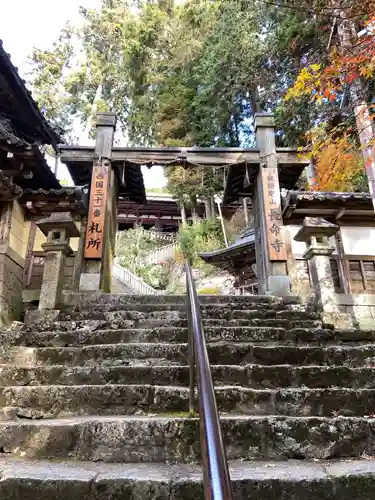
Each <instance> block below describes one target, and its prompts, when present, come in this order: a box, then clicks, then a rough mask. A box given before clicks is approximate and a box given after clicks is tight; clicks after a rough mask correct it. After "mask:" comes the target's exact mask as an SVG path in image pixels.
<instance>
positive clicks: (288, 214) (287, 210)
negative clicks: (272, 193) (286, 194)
mask: <svg viewBox="0 0 375 500" xmlns="http://www.w3.org/2000/svg"><path fill="white" fill-rule="evenodd" d="M295 209H296V206H295V205H289V206H288V207H285V209H284V213H283V217H284V220H289V219H290V218H291V216H292V215H293V213H294V211H295Z"/></svg>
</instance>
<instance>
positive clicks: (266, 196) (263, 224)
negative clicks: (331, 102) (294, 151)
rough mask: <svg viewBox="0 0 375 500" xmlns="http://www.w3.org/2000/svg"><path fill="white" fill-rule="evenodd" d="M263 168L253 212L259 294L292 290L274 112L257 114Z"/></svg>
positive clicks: (258, 142)
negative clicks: (283, 217)
mask: <svg viewBox="0 0 375 500" xmlns="http://www.w3.org/2000/svg"><path fill="white" fill-rule="evenodd" d="M255 131H256V139H257V147H258V148H259V150H260V168H259V172H258V175H257V178H256V182H255V185H254V196H253V204H254V215H255V221H254V222H255V234H256V239H257V241H258V244H256V256H257V268H258V276H259V287H260V293H266V294H269V295H277V296H284V295H288V294H289V292H290V279H289V277H288V273H287V253H286V246H285V241H284V227H283V220H282V211H281V194H280V183H279V174H278V165H277V155H276V143H275V130H274V120H273V115H272V114H269V113H256V114H255Z"/></svg>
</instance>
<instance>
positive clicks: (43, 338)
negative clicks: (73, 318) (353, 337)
mask: <svg viewBox="0 0 375 500" xmlns="http://www.w3.org/2000/svg"><path fill="white" fill-rule="evenodd" d="M171 323H172V322H171ZM171 323H170V324H171ZM75 326H76V327H77V328H73V326H72V328H69V327H68V326H67V325H66V324H60V325H59V326H56V328H60V330H58V329H56V331H43V332H39V331H38V330H37V329H36V330H31V329H30V330H29V331H25V332H21V333H20V332H18V331H15V332H14V335H13V336H12V335H11V334H9V335H8V337H7V342H8V345H9V344H10V345H23V346H27V347H29V346H30V347H48V346H56V347H57V346H60V347H69V346H79V345H94V344H118V343H127V342H133V343H136V342H141V343H158V342H161V343H176V342H182V343H184V342H185V343H186V342H187V341H188V329H187V327H185V328H183V327H175V326H167V327H154V328H114V329H108V328H107V329H106V328H104V329H102V328H101V327H102V325H99V326H98V328H95V327H92V328H90V326H89V324H85V325H75ZM104 326H106V325H104ZM121 326H123V325H121ZM204 333H205V336H206V340H207V342H218V341H232V342H254V343H255V342H258V343H266V342H288V343H299V342H306V343H313V342H319V343H321V342H327V343H329V342H331V343H332V342H334V341H337V339H336V333H335V332H334V331H333V330H327V329H322V328H289V329H286V328H281V327H271V326H269V327H262V326H249V327H245V326H240V327H236V326H226V325H223V326H219V325H214V326H210V325H209V324H207V323H206V325H205V328H204ZM342 337H343V335H339V338H340V339H341V338H342ZM366 340H368V339H366ZM340 341H341V340H340ZM3 345H6V342H5V340H4V341H3Z"/></svg>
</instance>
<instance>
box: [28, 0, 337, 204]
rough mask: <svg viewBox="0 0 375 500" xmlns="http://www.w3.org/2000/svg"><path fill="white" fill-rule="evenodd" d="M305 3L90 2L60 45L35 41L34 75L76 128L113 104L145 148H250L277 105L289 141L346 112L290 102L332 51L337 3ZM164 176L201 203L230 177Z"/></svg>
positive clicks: (181, 196)
mask: <svg viewBox="0 0 375 500" xmlns="http://www.w3.org/2000/svg"><path fill="white" fill-rule="evenodd" d="M306 5H307V6H306V8H283V5H279V4H277V5H276V3H275V4H274V5H273V4H272V2H268V3H267V2H264V1H260V0H248V1H245V0H214V1H213V0H186V1H185V2H183V3H180V2H178V3H176V2H174V1H173V0H158V1H151V0H133V1H132V0H102V5H101V8H99V9H84V8H81V19H80V20H79V22H78V23H77V24H76V25H75V26H70V25H67V26H66V27H65V28H64V30H63V31H62V32H61V34H60V35H59V37H58V38H57V40H56V41H55V42H53V43H52V45H51V48H50V50H39V49H34V51H33V53H32V55H31V62H32V64H33V68H32V73H31V83H32V86H33V88H34V92H35V95H36V98H37V99H38V101H39V102H40V104H41V105H42V107H43V108H44V109H45V110H46V112H47V117H48V118H51V119H53V120H54V122H55V123H57V124H59V125H61V126H63V127H64V128H66V129H67V130H68V132H69V131H71V130H72V128H73V124H76V123H77V120H78V121H80V122H81V124H82V125H84V126H85V127H86V129H87V131H90V129H91V128H92V125H94V123H93V118H94V115H95V112H96V111H98V110H104V111H105V110H112V111H115V112H116V113H117V115H118V117H119V122H120V126H121V127H122V129H123V131H124V133H126V137H127V140H128V142H129V143H131V144H135V145H137V146H143V145H147V146H148V145H150V146H152V145H163V146H181V147H182V146H207V147H209V146H217V147H220V146H223V147H224V146H252V145H254V133H253V116H254V112H255V111H256V110H257V109H259V110H262V111H276V122H277V127H278V129H279V130H278V135H277V140H278V143H279V145H283V146H292V145H293V146H295V145H305V132H306V131H307V130H309V129H310V128H311V125H312V124H314V123H316V122H317V121H323V122H324V121H327V122H331V121H332V120H335V119H337V103H336V105H335V103H330V102H328V103H325V104H324V105H322V106H320V107H319V109H318V108H317V107H314V106H311V104H309V103H308V99H306V98H300V99H295V100H292V101H289V102H285V101H283V99H282V97H283V95H284V93H285V92H286V90H287V89H288V88H289V87H290V86H291V85H292V84H293V82H294V81H295V79H296V77H297V75H298V73H299V72H300V70H301V68H303V67H306V66H308V65H310V64H312V63H316V62H322V61H323V60H324V58H326V55H327V50H326V48H327V43H328V40H329V38H330V28H331V25H332V19H331V12H330V10H329V9H324V8H323V7H324V3H323V4H322V1H321V0H309V1H308V2H307V4H306ZM336 39H337V34H336V33H334V36H333V41H332V43H334V42H336ZM345 113H346V111H344V112H343V114H344V115H345ZM344 118H345V116H344ZM339 119H342V116H341V115H340V117H339ZM166 174H167V178H168V190H169V192H171V193H172V194H173V196H174V197H175V198H176V199H177V200H179V201H180V202H181V203H184V204H185V203H186V204H189V205H190V206H192V207H194V206H195V203H196V200H197V198H202V199H207V197H209V196H212V195H213V194H214V193H216V192H217V191H220V190H222V186H223V174H222V173H221V174H220V175H218V174H217V173H214V172H209V171H207V170H206V171H205V173H204V176H203V179H202V172H201V168H200V167H199V165H197V166H196V167H195V168H190V167H189V170H185V169H184V168H183V166H182V165H178V166H171V167H170V168H169V169H168V170H167V172H166Z"/></svg>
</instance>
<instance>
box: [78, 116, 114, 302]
mask: <svg viewBox="0 0 375 500" xmlns="http://www.w3.org/2000/svg"><path fill="white" fill-rule="evenodd" d="M115 128H116V115H115V114H114V113H98V114H97V119H96V143H95V159H94V163H93V169H92V176H91V189H90V201H89V213H88V220H87V227H86V233H85V244H84V254H83V265H82V272H81V279H80V290H91V291H95V290H101V291H103V292H110V289H111V281H112V264H113V256H114V253H115V245H116V228H117V185H116V176H115V173H114V170H113V168H112V165H111V156H112V147H113V137H114V133H115Z"/></svg>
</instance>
